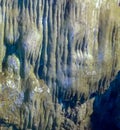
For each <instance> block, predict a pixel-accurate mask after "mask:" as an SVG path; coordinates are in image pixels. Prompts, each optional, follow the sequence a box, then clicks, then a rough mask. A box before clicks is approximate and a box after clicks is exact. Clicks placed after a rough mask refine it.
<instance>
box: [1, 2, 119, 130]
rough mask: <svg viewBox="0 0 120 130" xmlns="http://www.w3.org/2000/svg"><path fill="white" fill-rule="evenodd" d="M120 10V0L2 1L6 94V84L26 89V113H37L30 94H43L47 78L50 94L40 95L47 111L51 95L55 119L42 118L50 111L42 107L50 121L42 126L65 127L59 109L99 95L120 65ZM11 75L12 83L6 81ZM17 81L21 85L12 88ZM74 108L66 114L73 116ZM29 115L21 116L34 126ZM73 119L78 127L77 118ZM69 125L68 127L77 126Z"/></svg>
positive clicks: (3, 76) (2, 87) (3, 70)
mask: <svg viewBox="0 0 120 130" xmlns="http://www.w3.org/2000/svg"><path fill="white" fill-rule="evenodd" d="M119 15H120V6H119V1H115V0H93V1H89V0H85V1H82V0H74V1H72V0H0V75H1V79H0V84H1V85H0V86H1V95H2V93H3V94H4V87H5V86H8V87H10V88H11V89H12V90H11V89H10V90H9V91H13V90H15V91H16V90H17V91H18V93H21V92H23V95H24V98H23V99H22V103H21V106H22V104H25V106H27V107H28V108H25V110H24V111H25V113H31V112H32V110H26V109H29V107H30V106H29V104H30V98H31V96H30V95H31V94H30V93H32V92H35V93H37V92H39V94H40V95H41V93H42V92H43V91H42V90H41V82H44V83H43V84H44V85H43V86H44V87H45V97H44V96H43V97H44V98H43V97H42V96H41V97H40V99H39V98H35V99H36V100H40V101H38V102H39V103H38V104H40V106H41V109H42V110H43V111H44V110H46V109H47V108H46V107H45V106H44V105H41V104H43V102H46V101H47V99H50V102H51V104H52V105H51V107H50V110H51V111H52V114H51V115H52V116H50V118H48V119H49V120H51V121H48V119H47V121H48V122H49V123H51V124H49V123H48V124H47V123H46V122H47V121H46V120H42V119H43V118H44V116H45V114H44V113H45V112H43V111H41V112H39V109H37V108H36V109H37V110H36V111H38V113H40V115H41V116H39V117H38V119H36V120H37V121H38V122H40V121H41V122H42V121H43V122H44V121H45V122H44V123H43V122H42V123H43V124H44V126H43V127H42V128H41V129H42V130H44V129H57V127H58V129H59V127H60V123H59V122H60V121H58V122H57V120H58V115H59V114H58V115H57V114H56V116H55V115H54V114H53V113H54V112H55V111H58V112H56V113H59V111H62V109H65V111H67V112H68V109H69V108H70V111H71V108H74V107H76V105H77V104H80V106H81V104H84V103H85V102H86V101H87V100H89V99H90V98H92V97H94V95H96V94H101V93H103V92H104V91H105V90H106V89H107V87H108V86H109V83H110V81H111V80H112V79H113V78H114V76H115V75H116V73H117V72H118V70H119V69H120V60H119V55H120V52H119V50H120V44H119V41H120V17H119ZM16 77H17V82H18V85H16V82H15V79H16ZM4 78H5V79H6V80H4ZM31 78H32V79H31ZM2 79H3V80H2ZM8 79H10V81H12V82H9V83H8V85H6V84H7V83H6V82H7V81H8ZM12 83H14V84H15V85H14V86H15V88H14V87H13V85H12V87H11V84H12ZM46 85H47V86H46ZM5 88H7V87H5ZM6 91H7V89H6ZM6 91H5V92H6ZM48 92H50V95H49V96H48V95H47V94H48ZM6 93H7V92H6ZM28 93H29V94H28ZM27 94H28V95H27ZM18 95H19V94H18ZM26 95H27V96H26ZM35 95H36V94H35ZM41 98H42V99H43V100H45V101H43V100H42V99H41ZM18 99H19V98H18ZM1 100H2V99H1ZM31 100H32V105H33V104H34V101H33V99H31ZM90 102H92V101H91V100H90ZM86 104H87V103H85V107H86ZM88 104H89V103H88ZM91 104H92V103H91ZM13 106H14V105H13ZM78 106H79V105H78ZM80 106H79V107H80ZM88 106H89V105H88ZM88 106H87V107H88ZM34 107H35V106H34ZM59 108H60V110H59ZM88 108H89V107H88ZM2 109H3V108H1V110H2ZM17 109H20V110H21V107H18V108H17ZM90 109H92V107H90ZM50 110H49V109H47V110H46V111H50ZM80 110H81V111H82V108H81V107H80ZM6 111H7V110H6ZM8 111H9V110H8ZM26 111H27V112H26ZM16 113H17V112H16ZM69 113H70V112H68V114H66V112H65V113H64V114H65V115H67V116H68V115H69V116H70V114H69ZM71 113H72V112H71ZM20 115H21V114H20ZM28 115H29V116H27V117H18V119H20V118H23V128H24V129H26V128H27V127H30V128H31V127H32V126H31V125H29V124H30V122H31V121H30V120H29V121H28V118H30V114H28ZM33 115H35V114H33ZM48 115H49V114H48ZM65 115H64V116H65ZM71 115H72V114H71ZM18 116H19V114H18ZM1 117H2V116H1ZM33 117H35V116H33ZM40 117H41V118H40ZM48 117H49V116H48ZM62 117H63V115H61V118H62ZM65 117H66V116H65ZM75 117H76V116H75ZM2 118H3V117H2ZM66 118H67V117H66ZM53 119H55V122H56V123H55V124H54V123H53ZM67 119H69V120H70V121H71V120H72V122H74V123H73V124H74V125H73V126H75V121H74V119H73V118H72V117H71V118H67ZM26 120H27V123H24V122H25V121H26ZM32 120H34V118H32ZM61 120H64V119H61ZM70 121H66V122H69V123H70ZM18 122H19V121H18ZM78 122H79V121H78ZM78 122H77V123H78ZM42 123H41V124H42ZM69 123H68V124H69ZM25 124H26V125H25ZM31 124H34V121H33V123H31ZM38 124H40V123H38ZM38 124H37V126H36V127H38V128H39V127H40V125H38ZM66 124H67V123H66ZM63 125H64V127H63V128H64V129H71V128H72V126H71V127H70V128H67V127H68V126H65V123H63ZM18 126H22V125H21V123H20V124H19V123H18ZM33 126H34V125H33ZM56 126H57V127H56ZM50 127H51V128H50ZM23 128H21V129H23ZM74 129H76V127H75V128H74Z"/></svg>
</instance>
